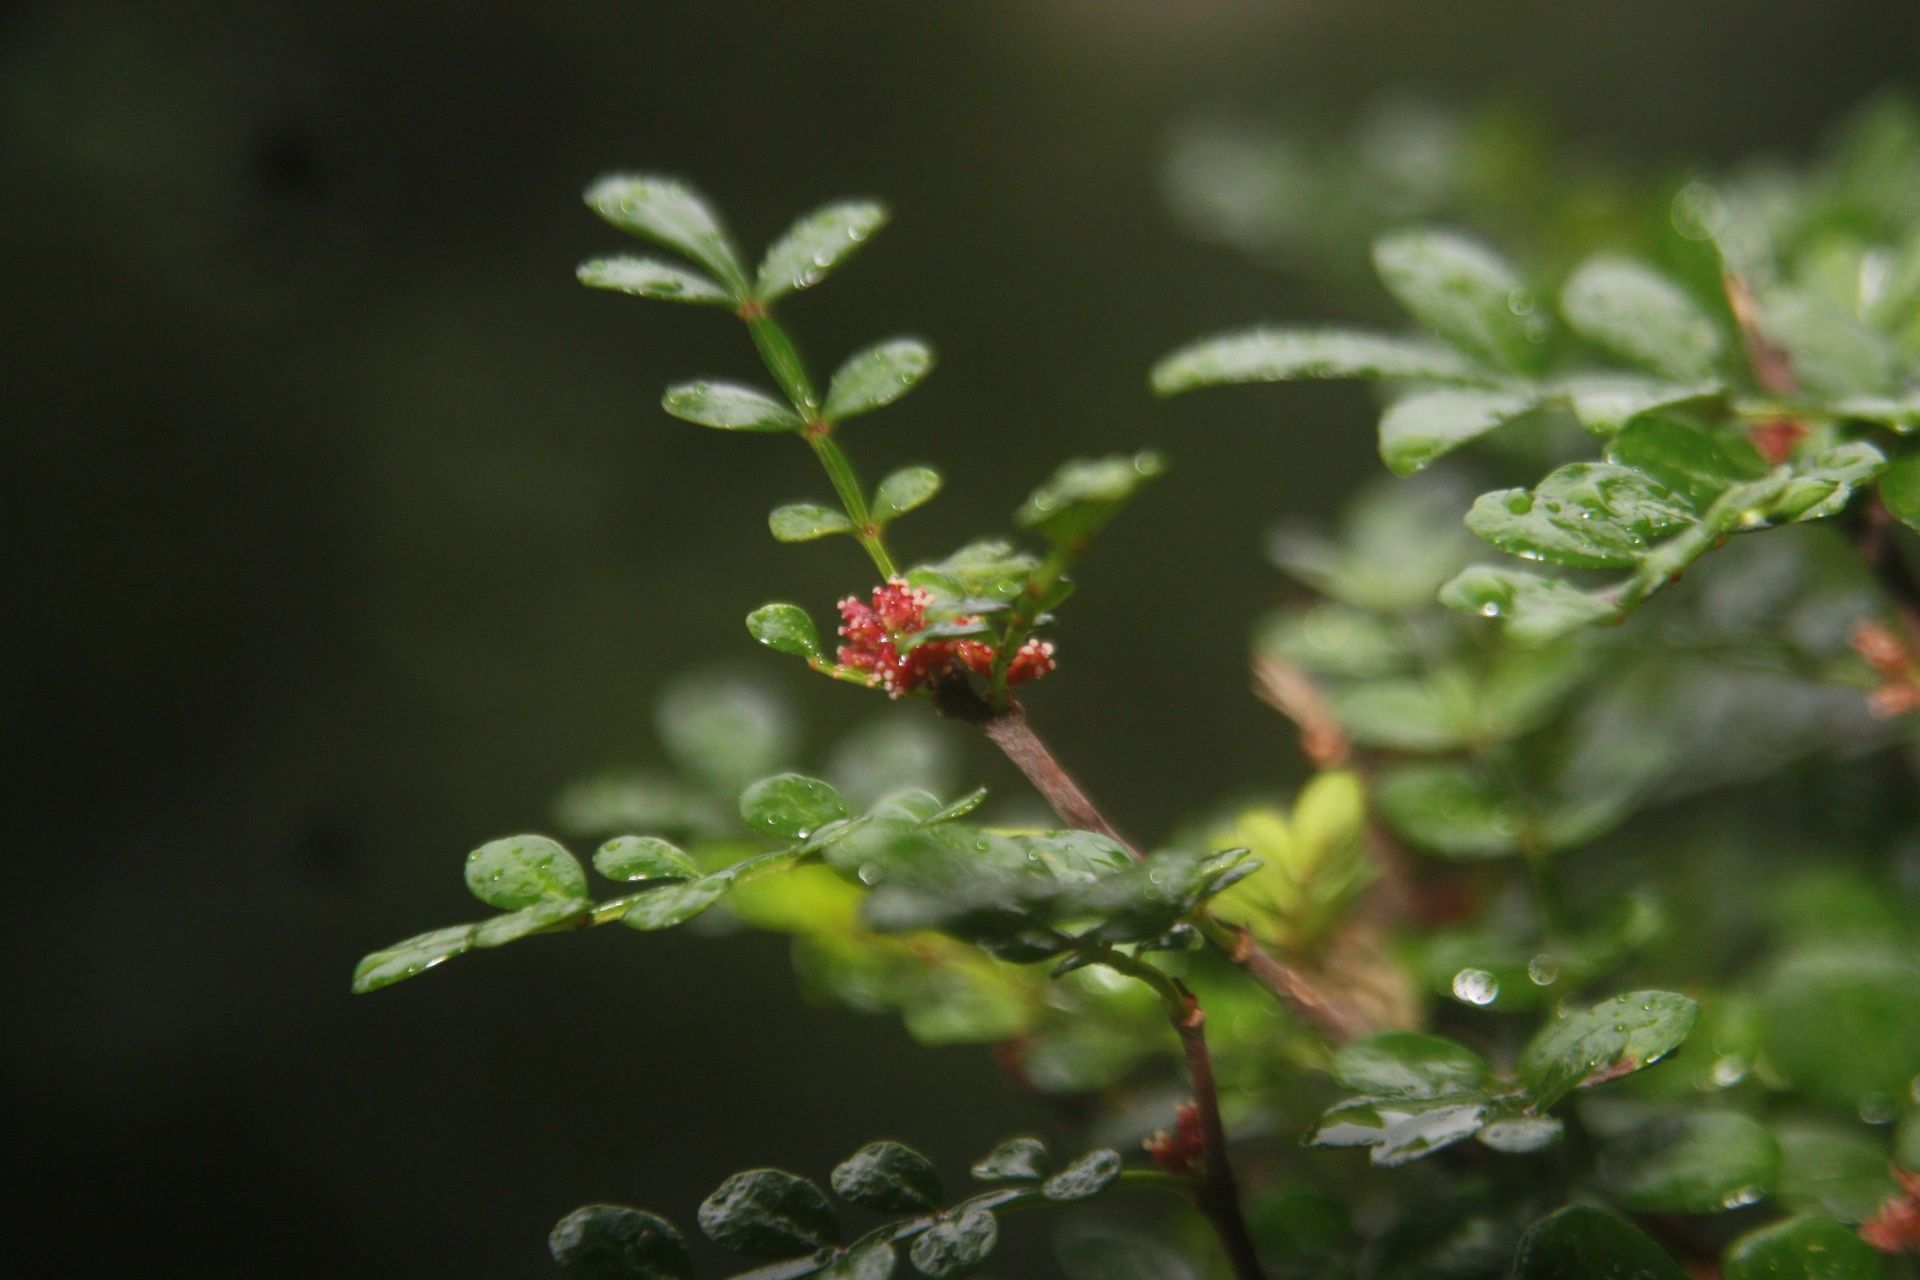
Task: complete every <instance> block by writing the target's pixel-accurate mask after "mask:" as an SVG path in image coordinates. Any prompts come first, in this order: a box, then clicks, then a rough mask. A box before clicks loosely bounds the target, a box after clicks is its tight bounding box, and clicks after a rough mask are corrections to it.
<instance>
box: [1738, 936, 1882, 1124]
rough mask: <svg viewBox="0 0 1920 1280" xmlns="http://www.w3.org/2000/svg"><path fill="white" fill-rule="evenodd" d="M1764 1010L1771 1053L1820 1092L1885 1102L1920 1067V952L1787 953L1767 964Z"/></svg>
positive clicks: (1844, 947) (1843, 1103) (1795, 1079)
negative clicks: (1919, 958)
mask: <svg viewBox="0 0 1920 1280" xmlns="http://www.w3.org/2000/svg"><path fill="white" fill-rule="evenodd" d="M1760 1010H1761V1025H1762V1026H1763V1027H1764V1029H1765V1044H1766V1053H1767V1058H1768V1060H1769V1061H1770V1062H1771V1063H1772V1064H1773V1065H1774V1067H1775V1068H1777V1069H1778V1070H1779V1072H1780V1073H1781V1074H1782V1075H1783V1076H1785V1077H1786V1078H1787V1080H1788V1081H1790V1082H1791V1083H1792V1084H1793V1085H1794V1087H1795V1088H1797V1089H1799V1090H1800V1091H1801V1092H1802V1093H1805V1094H1807V1095H1808V1096H1809V1097H1812V1098H1814V1099H1816V1100H1818V1101H1821V1102H1825V1103H1828V1104H1830V1105H1832V1106H1836V1107H1841V1108H1844V1109H1846V1110H1849V1111H1853V1110H1857V1109H1859V1108H1860V1107H1861V1106H1863V1105H1869V1104H1873V1103H1875V1102H1876V1101H1877V1102H1879V1103H1880V1104H1881V1105H1886V1104H1887V1103H1888V1101H1889V1100H1891V1099H1896V1098H1899V1097H1901V1096H1902V1095H1903V1094H1904V1093H1905V1092H1906V1091H1907V1090H1908V1089H1909V1088H1910V1087H1911V1082H1912V1080H1913V1078H1914V1077H1915V1075H1916V1074H1920V961H1916V960H1915V959H1914V958H1913V956H1912V955H1911V954H1910V953H1908V952H1906V951H1904V950H1902V949H1901V948H1897V947H1891V946H1879V945H1873V944H1871V943H1867V944H1865V945H1848V944H1845V943H1838V944H1831V943H1830V944H1827V945H1822V946H1813V947H1807V948H1804V949H1801V950H1797V951H1794V952H1792V953H1789V954H1788V955H1786V956H1783V957H1782V958H1781V959H1780V960H1778V961H1777V962H1776V963H1775V964H1774V965H1773V966H1772V967H1771V968H1770V970H1769V972H1768V973H1767V974H1766V977H1765V979H1764V981H1763V984H1762V987H1761V994H1760Z"/></svg>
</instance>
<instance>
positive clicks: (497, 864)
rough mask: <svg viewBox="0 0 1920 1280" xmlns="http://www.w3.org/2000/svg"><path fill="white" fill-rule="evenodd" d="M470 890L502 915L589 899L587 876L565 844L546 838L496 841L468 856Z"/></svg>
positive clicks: (519, 837) (511, 838)
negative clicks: (503, 913) (530, 908)
mask: <svg viewBox="0 0 1920 1280" xmlns="http://www.w3.org/2000/svg"><path fill="white" fill-rule="evenodd" d="M466 876H467V888H468V889H470V890H472V892H473V896H474V897H476V898H478V899H480V901H482V902H484V903H486V904H487V905H488V906H490V907H498V908H500V909H501V910H502V911H518V910H519V909H520V908H521V907H531V906H533V905H534V904H535V903H540V902H575V901H579V900H580V899H583V898H585V897H586V896H587V873H586V870H585V869H584V868H583V867H581V865H580V861H579V859H577V858H575V857H574V856H573V855H572V854H571V853H568V852H567V851H566V849H564V848H562V847H561V845H560V844H559V842H557V841H554V840H549V839H547V837H545V836H509V837H507V838H506V839H504V840H490V841H488V842H487V843H486V844H483V845H481V846H480V847H479V848H478V849H475V850H474V851H473V852H472V853H470V854H468V855H467V865H466Z"/></svg>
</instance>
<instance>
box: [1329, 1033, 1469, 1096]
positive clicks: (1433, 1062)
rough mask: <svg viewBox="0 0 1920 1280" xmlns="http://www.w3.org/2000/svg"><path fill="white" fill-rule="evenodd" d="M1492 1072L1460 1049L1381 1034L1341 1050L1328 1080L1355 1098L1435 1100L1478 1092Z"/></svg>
mask: <svg viewBox="0 0 1920 1280" xmlns="http://www.w3.org/2000/svg"><path fill="white" fill-rule="evenodd" d="M1492 1074H1493V1070H1492V1068H1491V1067H1489V1066H1488V1065H1487V1060H1486V1059H1485V1058H1482V1057H1481V1056H1480V1055H1479V1054H1477V1053H1475V1052H1474V1051H1473V1050H1471V1049H1469V1048H1467V1047H1466V1046H1465V1045H1462V1044H1456V1043H1455V1042H1453V1041H1452V1040H1445V1039H1442V1038H1441V1037H1439V1036H1430V1035H1424V1034H1422V1033H1420V1032H1417V1031H1384V1032H1381V1033H1379V1034H1377V1035H1371V1036H1365V1037H1363V1038H1361V1039H1359V1040H1354V1041H1351V1042H1349V1043H1348V1044H1345V1045H1342V1046H1341V1048H1340V1051H1339V1052H1338V1053H1336V1054H1334V1057H1333V1078H1334V1079H1335V1080H1338V1081H1339V1082H1340V1083H1341V1084H1343V1085H1345V1086H1346V1087H1347V1088H1349V1089H1352V1090H1354V1091H1355V1092H1358V1093H1365V1094H1375V1095H1382V1096H1393V1097H1403V1098H1438V1097H1441V1096H1443V1095H1445V1094H1450V1093H1470V1092H1473V1091H1476V1090H1478V1089H1481V1088H1483V1087H1484V1086H1485V1085H1486V1084H1487V1082H1488V1080H1489V1079H1490V1078H1491V1077H1492Z"/></svg>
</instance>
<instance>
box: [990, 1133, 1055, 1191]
mask: <svg viewBox="0 0 1920 1280" xmlns="http://www.w3.org/2000/svg"><path fill="white" fill-rule="evenodd" d="M1052 1168H1053V1157H1052V1156H1051V1155H1049V1154H1048V1153H1047V1144H1046V1143H1044V1142H1042V1141H1040V1139H1038V1138H1008V1139H1007V1140H1006V1141H1005V1142H1003V1143H1001V1144H1000V1145H999V1146H997V1147H995V1148H994V1149H993V1150H991V1151H989V1152H987V1154H985V1155H984V1156H981V1157H980V1158H979V1159H978V1160H976V1161H974V1162H973V1169H972V1173H973V1176H974V1177H976V1178H978V1179H979V1180H980V1181H982V1182H1038V1181H1039V1180H1040V1179H1042V1178H1044V1177H1046V1176H1047V1174H1048V1172H1049V1171H1050V1170H1051V1169H1052Z"/></svg>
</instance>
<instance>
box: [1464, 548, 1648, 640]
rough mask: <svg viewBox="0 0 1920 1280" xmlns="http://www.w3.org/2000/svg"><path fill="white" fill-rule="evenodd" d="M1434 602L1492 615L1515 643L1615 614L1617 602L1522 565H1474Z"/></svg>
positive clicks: (1555, 636)
mask: <svg viewBox="0 0 1920 1280" xmlns="http://www.w3.org/2000/svg"><path fill="white" fill-rule="evenodd" d="M1440 603H1441V604H1443V605H1445V606H1447V608H1449V609H1457V610H1459V611H1460V612H1461V613H1474V614H1478V615H1480V616H1481V617H1483V618H1498V619H1500V620H1501V622H1502V623H1503V624H1504V628H1505V631H1506V635H1507V637H1508V638H1509V639H1511V640H1512V641H1513V642H1514V643H1516V644H1521V645H1537V644H1546V643H1548V642H1550V641H1553V640H1558V639H1560V638H1561V637H1562V636H1565V635H1567V634H1569V633H1570V632H1574V631H1578V630H1579V629H1580V628H1582V627H1585V626H1591V625H1592V624H1593V623H1596V622H1608V621H1611V620H1613V619H1615V618H1618V617H1619V616H1620V609H1619V606H1617V605H1615V604H1613V603H1612V602H1611V601H1609V600H1607V599H1606V598H1605V597H1603V596H1601V595H1600V594H1598V593H1597V592H1592V591H1582V590H1581V589H1580V588H1579V587H1576V586H1574V585H1573V584H1572V583H1571V582H1567V581H1565V580H1563V579H1560V578H1548V577H1544V576H1542V575H1541V574H1537V573H1529V572H1527V571H1526V570H1524V569H1496V568H1494V567H1493V566H1491V565H1474V566H1472V567H1471V568H1468V569H1463V570H1461V571H1460V573H1459V574H1458V575H1457V576H1455V577H1454V579H1453V580H1452V581H1450V582H1448V583H1447V584H1446V585H1445V586H1443V587H1441V588H1440Z"/></svg>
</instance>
